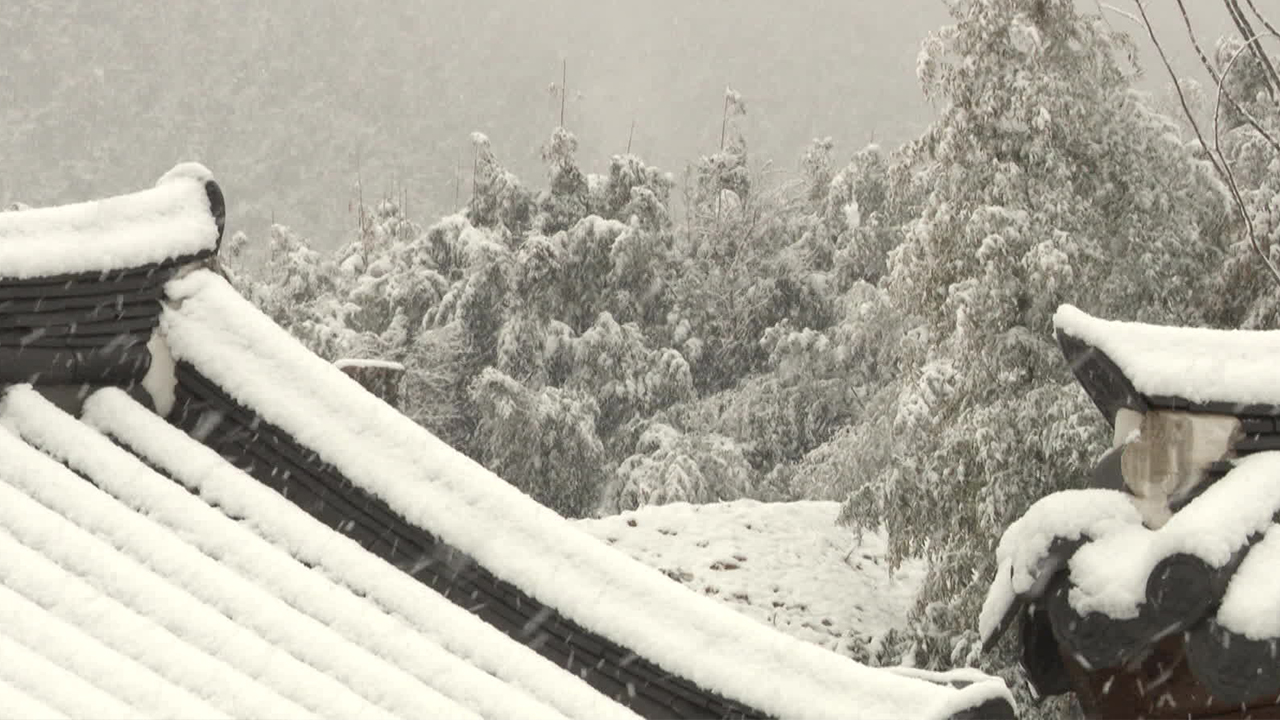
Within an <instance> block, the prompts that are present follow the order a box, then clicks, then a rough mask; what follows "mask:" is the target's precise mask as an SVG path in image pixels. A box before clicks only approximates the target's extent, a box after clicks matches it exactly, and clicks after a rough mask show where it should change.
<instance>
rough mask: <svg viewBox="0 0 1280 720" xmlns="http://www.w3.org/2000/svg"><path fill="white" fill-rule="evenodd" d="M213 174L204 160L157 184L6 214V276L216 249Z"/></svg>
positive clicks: (2, 239) (1, 249)
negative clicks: (210, 182)
mask: <svg viewBox="0 0 1280 720" xmlns="http://www.w3.org/2000/svg"><path fill="white" fill-rule="evenodd" d="M210 178H212V174H211V173H210V172H209V171H208V169H206V168H204V166H202V165H199V164H197V163H185V164H183V165H179V166H177V167H176V168H174V169H173V170H171V171H170V174H167V175H165V176H164V177H163V178H161V180H160V182H158V183H157V184H156V187H154V188H151V189H149V190H143V191H141V192H136V193H132V194H129V195H120V196H118V197H113V198H107V199H104V200H94V201H91V202H83V203H76V204H73V205H62V206H58V207H48V208H39V209H34V210H21V211H18V212H6V213H0V277H8V278H34V277H42V276H46V275H61V274H64V273H78V272H96V271H108V270H120V269H125V268H131V267H139V266H142V265H146V264H149V263H156V262H161V261H164V260H169V259H171V258H175V257H180V256H184V255H192V254H195V253H198V252H202V251H212V250H213V249H214V248H215V247H216V245H217V240H218V226H217V224H216V223H215V222H214V219H213V215H212V214H211V212H210V209H209V197H208V195H207V194H206V192H205V181H206V180H208V179H210Z"/></svg>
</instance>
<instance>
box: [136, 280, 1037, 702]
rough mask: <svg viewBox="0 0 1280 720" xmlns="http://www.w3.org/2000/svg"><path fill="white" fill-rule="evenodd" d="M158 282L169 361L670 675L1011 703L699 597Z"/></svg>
mask: <svg viewBox="0 0 1280 720" xmlns="http://www.w3.org/2000/svg"><path fill="white" fill-rule="evenodd" d="M167 290H168V293H169V297H170V299H171V300H172V301H173V303H172V306H171V307H170V308H169V309H167V310H166V312H165V313H164V314H163V315H162V317H161V329H162V332H164V333H165V334H166V337H167V339H168V342H169V346H170V350H171V352H172V353H173V356H174V357H175V358H176V359H178V360H185V361H187V362H189V363H191V364H192V365H193V366H195V368H196V369H197V370H199V371H200V372H201V373H202V374H204V375H205V376H206V377H208V378H210V379H211V380H213V381H214V382H215V383H217V384H218V385H219V386H221V387H222V388H223V389H224V390H225V391H227V392H228V394H229V395H231V396H232V397H233V398H235V399H236V400H237V401H238V402H239V403H241V404H243V405H244V406H246V407H248V408H251V409H252V410H254V411H255V412H257V413H258V414H259V415H261V416H262V418H263V419H264V420H266V421H267V422H269V423H272V424H274V425H276V426H278V427H280V428H282V429H283V430H285V431H286V432H288V433H290V434H291V435H292V436H293V437H295V438H296V439H297V440H298V441H299V442H300V443H302V444H303V445H304V446H306V447H309V448H311V449H313V450H315V451H317V452H318V453H319V454H320V456H321V458H322V459H323V460H325V461H327V462H329V463H332V464H333V465H334V466H335V467H336V468H338V470H339V471H340V472H342V473H343V474H344V475H346V476H347V477H348V478H350V479H351V480H352V481H353V482H355V483H356V484H357V485H359V486H361V487H363V488H365V489H366V490H368V491H370V492H372V493H373V494H375V495H377V496H378V497H380V498H381V499H382V500H383V501H385V502H387V503H388V505H390V506H391V507H392V508H393V509H394V510H396V511H397V512H398V513H400V514H401V515H403V516H404V517H405V518H406V519H408V520H409V521H410V522H412V523H413V524H415V525H418V526H420V527H423V528H428V529H430V530H431V531H432V532H433V533H436V534H437V535H438V536H439V537H440V538H441V539H442V540H443V541H445V542H447V543H449V544H451V545H453V546H454V547H457V548H459V549H461V550H462V551H464V552H466V553H468V554H469V555H471V556H472V557H473V558H475V559H476V560H477V561H478V562H480V563H481V564H482V565H484V566H485V567H487V568H489V569H490V570H491V571H493V572H494V573H495V574H497V575H498V576H499V577H501V578H503V579H505V580H507V581H509V582H513V583H514V584H515V585H517V586H518V587H520V588H521V589H523V590H525V591H526V592H528V593H529V594H531V595H532V596H534V597H535V598H538V599H539V600H540V601H542V602H545V603H547V604H548V605H550V606H551V607H554V608H556V609H558V610H560V611H561V612H563V613H564V614H565V615H567V616H568V617H570V618H572V619H574V620H576V621H577V622H579V623H582V624H583V625H584V626H586V627H588V628H591V629H593V630H595V631H597V632H600V633H601V634H602V635H604V636H606V637H608V638H609V639H611V640H613V641H614V642H617V643H619V644H621V645H623V646H625V647H629V648H631V649H632V650H634V651H635V652H637V653H638V654H640V655H641V656H642V657H646V658H649V659H651V660H653V661H654V662H656V663H657V664H658V665H659V666H661V667H662V668H663V669H665V670H667V671H670V672H673V673H676V674H679V675H681V676H683V677H687V678H689V679H690V680H692V681H694V682H695V683H697V684H698V685H700V686H702V687H705V688H707V689H709V690H713V691H716V692H719V693H721V694H723V695H725V696H726V697H730V698H733V699H736V700H739V701H742V702H745V703H747V704H749V705H752V706H754V707H757V708H759V709H760V710H763V711H765V712H767V713H770V714H773V715H777V716H779V717H796V718H819V717H821V718H831V717H840V718H849V719H852V718H858V717H867V718H883V717H916V718H932V717H944V716H946V715H948V714H950V712H951V711H952V710H953V709H954V707H955V703H957V702H959V703H960V704H966V703H968V702H969V700H970V699H972V700H973V701H974V702H980V701H981V700H983V699H986V697H987V693H992V692H996V693H1000V694H1001V695H1002V696H1003V697H1006V698H1009V701H1010V702H1012V698H1011V696H1010V695H1009V693H1008V690H1007V688H1005V687H1004V685H1003V683H1002V682H1001V681H999V680H996V679H992V680H991V681H989V682H986V683H978V684H976V685H973V686H970V687H967V688H965V689H963V690H954V689H951V688H945V687H939V686H936V685H934V684H932V683H928V682H924V681H920V680H916V679H913V678H907V677H902V676H899V675H895V674H893V673H890V672H886V671H883V670H876V669H873V668H869V667H866V666H863V665H860V664H858V663H855V662H853V661H851V660H848V659H846V658H842V657H840V656H838V655H836V654H834V653H831V652H830V651H827V650H824V649H822V648H819V647H816V646H814V645H811V644H809V643H805V642H803V641H800V640H796V639H795V638H791V637H788V636H786V635H784V634H782V633H779V632H776V631H774V630H771V629H769V628H767V627H764V626H762V625H760V624H759V623H757V622H755V621H754V620H752V619H750V618H748V617H746V616H743V615H739V614H738V613H735V612H732V611H730V610H728V609H726V608H724V607H722V606H721V605H719V604H718V603H716V602H715V601H713V600H710V599H708V598H705V597H701V596H699V595H697V594H696V593H693V592H691V591H689V590H688V589H687V588H684V587H682V586H681V585H679V584H678V583H673V582H671V581H670V580H669V579H667V578H666V577H664V576H663V575H662V574H661V573H659V572H658V571H656V570H654V569H652V568H649V567H646V566H644V565H642V564H641V563H639V562H637V561H635V560H633V559H631V558H629V557H627V556H626V555H624V554H622V553H620V552H617V551H616V550H613V549H611V548H609V547H607V546H605V545H603V544H601V543H599V542H598V541H596V540H595V539H593V538H591V537H590V536H588V535H586V534H585V533H583V532H582V531H581V530H579V529H577V528H575V527H573V526H572V525H571V524H570V523H568V522H567V521H565V520H564V519H563V518H562V517H560V516H559V515H557V514H556V513H554V512H553V511H551V510H549V509H548V508H546V507H543V506H542V505H539V504H538V503H536V502H535V501H533V500H532V499H531V498H529V497H528V496H526V495H524V494H523V493H521V492H519V491H518V490H516V489H515V488H514V487H512V486H510V485H509V484H507V483H505V482H503V481H502V480H501V479H500V478H498V477H497V476H495V475H494V474H493V473H491V472H489V471H488V470H486V469H485V468H484V467H482V466H481V465H479V464H478V463H476V462H474V461H472V460H470V459H468V458H466V457H465V456H463V455H462V454H461V453H459V452H457V451H456V450H454V449H453V448H451V447H449V446H448V445H446V444H445V443H443V442H442V441H440V440H439V439H438V438H436V437H435V436H433V435H431V434H430V433H429V432H427V431H426V430H424V429H423V428H421V427H419V426H418V425H416V424H414V423H413V422H412V421H410V420H408V419H407V418H405V417H404V416H402V415H401V414H399V413H398V412H396V411H395V410H394V409H393V408H391V407H390V406H389V405H387V404H385V403H383V402H382V401H381V400H378V399H377V398H375V397H373V396H372V395H371V394H369V393H367V392H366V391H365V390H364V389H363V388H361V387H360V385H359V384H358V383H357V382H356V381H355V380H352V379H351V378H349V377H347V375H346V374H345V373H343V372H342V371H341V370H339V369H337V368H336V367H334V366H333V365H332V364H330V363H328V362H325V361H324V360H323V359H321V358H320V357H318V356H316V355H314V354H312V353H311V352H309V351H308V350H307V349H306V348H305V347H303V346H302V345H301V344H300V343H298V341H297V340H295V339H294V338H293V337H291V336H290V335H289V334H288V333H287V332H286V331H285V330H283V329H282V328H280V327H279V326H277V325H275V323H273V322H272V321H271V320H270V319H269V318H267V317H266V316H264V315H263V314H262V313H260V312H259V311H258V310H257V309H256V308H254V307H253V305H252V304H251V303H249V302H248V301H246V300H245V299H243V298H241V297H240V296H239V295H238V294H237V293H236V292H235V291H234V290H233V289H232V288H231V287H230V286H229V285H228V284H227V283H226V281H225V280H223V279H222V278H220V277H218V276H217V275H216V274H214V273H211V272H208V271H198V272H194V273H192V274H190V275H188V276H186V277H184V278H181V279H178V280H174V281H171V282H170V283H169V285H168V288H167ZM997 686H998V687H997ZM957 696H963V697H957Z"/></svg>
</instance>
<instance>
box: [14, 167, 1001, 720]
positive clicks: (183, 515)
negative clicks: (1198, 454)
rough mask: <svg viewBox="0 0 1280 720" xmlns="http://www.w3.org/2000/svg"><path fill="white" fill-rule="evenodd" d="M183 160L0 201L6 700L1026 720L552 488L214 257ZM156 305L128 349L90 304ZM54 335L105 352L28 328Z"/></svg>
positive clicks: (114, 711) (204, 190)
mask: <svg viewBox="0 0 1280 720" xmlns="http://www.w3.org/2000/svg"><path fill="white" fill-rule="evenodd" d="M166 177H167V180H162V181H161V183H160V184H159V185H158V186H157V188H156V189H154V190H152V191H147V192H146V193H139V194H137V195H133V196H126V197H125V198H122V199H112V200H108V201H102V202H100V203H96V204H83V205H73V206H69V207H68V208H65V209H48V210H37V211H23V212H17V213H12V214H8V215H0V303H3V302H5V301H6V299H13V300H14V301H15V302H16V301H18V300H20V301H21V302H22V303H25V304H21V305H12V306H5V305H3V304H0V324H2V323H6V322H7V323H8V325H4V327H9V326H13V327H17V328H19V329H20V330H21V331H22V332H21V334H19V333H14V334H12V335H4V334H0V385H7V387H6V388H5V389H4V390H3V398H2V400H0V716H5V717H10V716H13V717H59V716H68V717H157V716H158V717H177V716H183V717H191V716H199V717H267V716H270V717H313V716H326V717H327V716H332V717H404V718H410V717H412V718H420V717H450V718H454V717H457V718H463V717H486V718H514V717H519V718H526V717H547V718H553V717H575V718H610V717H617V718H624V717H636V716H637V715H639V716H644V717H779V718H782V717H797V718H807V717H812V718H823V717H840V718H857V717H869V718H880V717H918V718H947V717H957V718H959V717H999V716H1003V717H1011V716H1012V709H1011V704H1010V703H1011V700H1010V697H1009V694H1008V691H1007V689H1006V688H1005V687H1004V685H1003V683H1002V682H1000V681H998V680H993V679H991V678H988V677H986V676H983V675H981V674H979V673H973V672H968V673H953V674H950V675H929V674H919V673H918V674H915V675H912V674H910V673H905V672H891V671H887V670H878V669H873V668H869V667H865V666H862V665H859V664H857V663H855V662H853V661H851V660H849V659H847V658H844V657H842V656H839V655H836V654H834V653H831V652H829V651H827V650H824V649H822V648H820V647H817V646H816V645H813V644H810V643H806V642H803V641H800V640H796V639H794V638H791V637H788V636H786V635H783V634H782V633H779V632H777V631H775V630H773V629H772V628H769V627H766V626H764V625H762V624H761V623H759V622H756V621H755V620H752V619H750V618H748V617H746V616H743V615H739V614H738V613H735V612H734V611H732V610H731V609H728V608H726V607H724V606H723V605H721V604H719V603H717V602H716V601H714V600H711V599H709V598H705V597H701V596H700V595H698V594H697V593H695V592H692V591H690V590H688V589H686V588H684V587H682V586H681V585H679V584H678V583H676V582H673V581H671V580H670V579H669V578H667V577H666V576H664V575H662V574H661V573H660V572H659V571H657V570H655V569H652V568H650V567H648V566H645V565H643V564H641V563H639V562H638V561H635V560H633V559H631V558H629V557H627V556H626V555H624V554H622V553H621V552H618V551H617V550H614V549H612V548H610V547H608V546H607V545H605V544H603V543H601V542H599V541H597V540H596V539H594V538H592V537H590V536H588V535H587V534H585V533H584V532H582V531H581V530H580V529H578V528H576V527H575V526H574V525H572V524H571V523H569V522H568V521H566V520H565V519H564V518H561V517H560V516H558V515H557V514H555V513H554V512H552V511H551V510H549V509H547V508H545V507H543V506H541V505H539V504H537V503H536V502H535V501H533V500H532V499H531V498H529V497H528V496H526V495H524V494H523V493H520V492H519V491H518V490H516V489H515V488H513V487H512V486H510V485H508V484H507V483H505V482H503V481H502V480H501V479H500V478H498V477H496V476H494V475H493V474H492V473H490V472H489V471H487V470H485V469H484V468H483V467H481V466H480V465H478V464H476V463H475V462H473V461H471V460H470V459H468V458H466V457H465V456H463V455H461V454H460V453H458V452H457V451H455V450H454V449H453V448H451V447H449V446H448V445H446V444H445V443H443V442H441V441H440V440H439V439H437V438H436V437H434V436H433V435H431V434H430V433H429V432H427V431H426V430H424V429H423V428H421V427H419V426H418V425H416V424H414V423H413V422H411V421H409V420H408V419H407V418H406V417H404V416H403V415H401V414H400V413H399V412H397V411H396V410H395V409H394V408H392V407H391V406H389V405H387V404H386V403H384V402H383V401H382V400H380V399H378V398H377V397H375V396H374V395H372V394H370V393H369V392H367V391H366V390H365V389H364V388H363V387H361V386H360V385H359V384H358V383H357V382H356V381H354V380H352V379H351V378H349V377H348V376H347V375H346V374H345V373H344V372H343V371H342V370H341V369H339V368H338V367H335V366H334V365H332V364H330V363H328V362H326V361H324V360H323V359H321V358H319V357H318V356H316V355H314V354H313V353H311V352H310V351H308V350H307V349H306V348H305V347H304V346H302V345H301V344H300V343H299V342H297V341H296V340H295V339H294V338H292V337H291V336H290V335H289V334H288V333H287V332H286V331H284V330H283V329H282V328H280V327H279V326H277V325H276V324H275V323H274V322H272V321H271V320H270V319H269V318H268V317H266V316H265V315H263V314H262V313H261V312H259V311H258V310H257V309H256V308H255V307H254V306H253V305H252V304H251V303H250V302H248V301H247V300H245V299H244V298H242V297H241V296H240V295H239V294H237V293H236V291H235V290H234V289H233V288H232V287H231V286H230V285H229V284H228V283H227V282H226V281H225V280H224V279H223V278H222V277H221V276H219V275H218V274H217V273H216V272H215V271H213V270H211V269H209V268H208V267H205V265H206V263H205V262H204V261H205V260H206V259H207V258H209V257H210V256H212V254H213V253H214V252H216V248H217V243H218V238H219V237H220V234H221V227H222V222H221V213H222V207H223V205H222V195H221V192H220V191H218V190H217V185H216V183H214V182H213V180H212V177H211V176H210V175H209V173H208V171H207V170H204V169H203V168H200V167H198V166H180V167H179V168H178V169H176V170H175V172H173V173H170V174H169V175H167V176H166ZM179 190H181V192H179ZM28 213H30V214H28ZM135 231H136V233H135ZM46 234H48V235H50V236H56V237H57V238H58V240H57V242H56V243H51V244H50V245H49V246H48V247H51V248H54V250H53V251H52V252H53V254H54V255H56V257H29V256H30V255H41V253H42V252H43V248H45V247H46V246H45V245H44V244H42V243H41V242H40V238H41V237H42V236H44V235H46ZM14 238H16V239H17V240H16V242H18V243H20V244H21V245H22V247H24V248H25V250H23V251H21V252H19V251H12V253H11V255H6V254H5V253H6V252H11V248H10V249H6V248H4V246H5V244H6V243H8V242H10V241H13V239H14ZM137 238H144V239H145V242H142V241H138V240H137ZM98 246H103V247H108V246H109V247H110V248H113V249H111V250H110V251H104V252H102V253H98V254H96V255H95V254H93V253H94V252H95V251H94V250H85V253H77V252H73V251H70V250H65V248H77V247H80V248H90V249H92V248H98ZM144 246H145V247H144ZM98 249H101V248H98ZM9 257H12V258H15V259H14V260H13V262H14V264H13V265H12V266H10V265H5V264H4V258H9ZM10 267H12V268H15V269H13V270H10V269H9V268H10ZM18 288H25V290H23V293H25V294H22V295H21V297H18V294H19V293H18V290H17V289H18ZM31 288H39V289H40V290H31ZM57 289H61V290H64V291H67V292H63V294H61V295H55V296H52V297H50V298H46V297H45V296H44V295H42V294H40V293H41V292H54V291H55V290H57ZM72 291H74V292H72ZM79 298H91V299H90V300H80V299H79ZM50 300H56V301H57V302H54V303H53V304H54V305H55V306H58V307H57V309H50V308H49V307H48V304H49V301H50ZM133 306H137V308H138V309H137V311H136V317H138V318H141V319H142V320H139V322H137V323H136V324H131V325H129V327H128V328H127V329H126V328H117V329H116V330H117V332H116V334H115V335H114V336H113V337H116V338H123V339H118V340H117V343H116V344H113V343H112V342H111V340H110V339H109V338H108V337H107V331H106V330H101V329H95V330H94V331H93V332H88V331H86V330H85V328H84V326H85V324H86V323H87V322H93V321H84V320H83V319H82V318H83V315H78V314H77V313H82V314H91V315H93V317H99V316H101V317H103V318H104V320H103V322H119V321H121V319H122V317H123V316H122V315H121V313H122V312H123V311H122V310H120V308H125V307H133ZM14 308H21V309H20V310H17V309H14ZM50 313H51V314H50ZM57 313H69V314H57ZM53 327H56V328H60V329H61V332H62V335H61V336H60V337H66V338H68V339H74V340H76V342H77V343H82V344H72V343H70V342H68V343H64V344H62V345H54V346H46V345H38V344H33V343H32V342H30V340H31V337H32V336H33V335H34V336H36V337H45V336H46V334H45V333H42V330H46V329H47V328H53ZM121 345H122V346H123V348H122V347H119V346H121ZM112 353H115V354H112ZM122 366H123V367H122ZM55 400H56V402H54V401H55Z"/></svg>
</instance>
